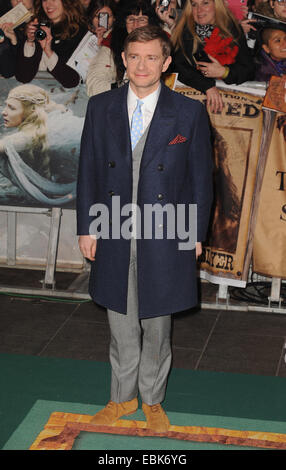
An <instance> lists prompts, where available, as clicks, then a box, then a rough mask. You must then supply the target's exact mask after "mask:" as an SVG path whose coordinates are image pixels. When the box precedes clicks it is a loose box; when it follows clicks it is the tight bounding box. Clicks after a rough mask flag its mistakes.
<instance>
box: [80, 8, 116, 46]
mask: <svg viewBox="0 0 286 470" xmlns="http://www.w3.org/2000/svg"><path fill="white" fill-rule="evenodd" d="M115 11H116V3H115V2H114V0H95V1H94V2H92V3H91V4H90V6H89V8H88V10H87V15H88V20H89V23H90V30H91V31H92V32H93V33H94V34H95V35H96V37H97V45H98V46H100V45H101V43H102V40H103V38H104V37H106V36H107V35H108V34H110V32H111V28H112V25H113V23H114V20H115Z"/></svg>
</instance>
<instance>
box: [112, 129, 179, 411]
mask: <svg viewBox="0 0 286 470" xmlns="http://www.w3.org/2000/svg"><path fill="white" fill-rule="evenodd" d="M147 133H148V129H147V130H146V132H145V133H144V134H143V136H142V137H141V139H140V141H139V142H138V144H137V145H136V147H135V149H134V150H133V197H132V200H133V202H136V200H137V188H138V180H139V168H140V162H141V157H142V154H143V150H144V145H145V141H146V137H147ZM107 314H108V321H109V325H110V331H111V341H110V353H109V354H110V363H111V369H112V374H111V400H112V401H114V402H116V403H120V402H123V401H129V400H132V399H133V398H135V397H136V396H137V395H138V392H139V393H140V395H141V398H142V401H143V402H144V403H146V404H147V405H154V404H156V403H160V402H161V401H163V399H164V396H165V391H166V386H167V378H168V374H169V370H170V366H171V359H172V352H171V338H170V337H171V315H163V316H159V317H154V318H147V319H142V320H139V313H138V286H137V256H136V240H135V239H131V248H130V263H129V275H128V294H127V313H126V315H125V314H122V313H118V312H114V311H112V310H107ZM154 314H155V315H156V312H154Z"/></svg>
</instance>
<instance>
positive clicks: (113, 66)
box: [86, 0, 160, 96]
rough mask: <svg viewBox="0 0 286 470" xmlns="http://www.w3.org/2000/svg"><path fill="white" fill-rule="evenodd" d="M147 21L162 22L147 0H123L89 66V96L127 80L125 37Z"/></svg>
mask: <svg viewBox="0 0 286 470" xmlns="http://www.w3.org/2000/svg"><path fill="white" fill-rule="evenodd" d="M148 24H153V25H157V26H158V25H159V24H160V19H159V18H158V16H157V15H156V12H155V9H154V7H153V6H152V5H151V4H150V2H149V1H148V0H123V1H121V2H120V5H119V8H118V9H117V11H116V19H115V21H114V24H113V27H112V31H111V32H110V34H108V36H107V37H106V38H104V39H103V41H102V43H101V47H100V49H99V51H98V53H97V55H96V56H95V58H94V59H93V60H92V61H91V64H90V66H89V69H88V73H87V78H86V86H87V94H88V96H93V95H97V94H99V93H102V92H104V91H108V90H110V89H111V88H116V87H118V86H121V85H122V84H123V83H124V80H125V77H126V76H125V67H124V64H123V61H122V55H121V54H122V51H123V44H124V41H125V39H126V37H127V36H128V35H129V34H130V33H131V32H132V31H133V30H134V29H137V28H140V27H143V26H147V25H148Z"/></svg>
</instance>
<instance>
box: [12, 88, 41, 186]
mask: <svg viewBox="0 0 286 470" xmlns="http://www.w3.org/2000/svg"><path fill="white" fill-rule="evenodd" d="M8 98H13V99H15V100H18V101H20V103H21V104H22V107H23V120H22V122H21V124H20V125H19V127H18V129H19V131H22V132H24V133H25V134H26V135H28V136H29V137H30V138H31V143H30V145H27V147H26V149H25V151H26V152H28V160H29V161H31V162H32V161H33V162H35V169H37V168H39V171H40V173H41V174H42V175H43V176H45V177H47V178H49V177H50V168H49V162H50V159H49V156H48V143H47V132H48V129H47V110H48V108H49V106H50V99H49V94H48V92H46V90H44V89H43V88H40V87H38V86H36V85H32V84H30V83H29V84H25V85H19V86H17V87H15V88H13V89H12V90H10V92H9V95H8Z"/></svg>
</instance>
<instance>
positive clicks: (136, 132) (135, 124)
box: [131, 99, 143, 150]
mask: <svg viewBox="0 0 286 470" xmlns="http://www.w3.org/2000/svg"><path fill="white" fill-rule="evenodd" d="M142 104H143V101H141V100H139V99H138V100H137V106H136V109H135V111H134V113H133V116H132V120H131V145H132V150H133V149H134V147H135V146H136V144H137V142H138V140H139V139H140V137H141V136H142V134H143V114H142V110H141V106H142Z"/></svg>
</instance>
